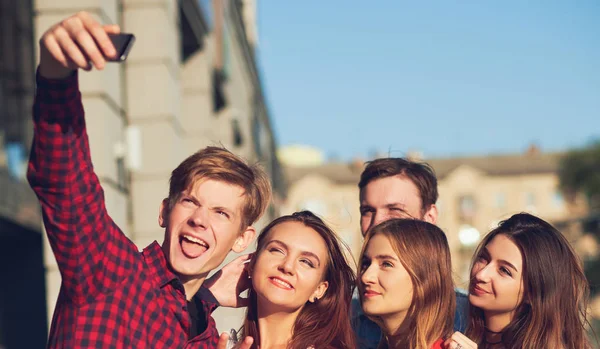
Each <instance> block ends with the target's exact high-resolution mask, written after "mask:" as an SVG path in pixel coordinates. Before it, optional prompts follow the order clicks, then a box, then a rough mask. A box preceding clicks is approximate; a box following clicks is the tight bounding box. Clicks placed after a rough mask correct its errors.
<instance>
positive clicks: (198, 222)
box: [188, 207, 208, 228]
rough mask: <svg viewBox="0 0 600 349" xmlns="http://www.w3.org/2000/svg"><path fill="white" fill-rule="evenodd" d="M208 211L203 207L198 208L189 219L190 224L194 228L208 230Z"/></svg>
mask: <svg viewBox="0 0 600 349" xmlns="http://www.w3.org/2000/svg"><path fill="white" fill-rule="evenodd" d="M206 211H207V210H206V209H205V208H203V207H198V208H197V209H196V210H194V212H193V213H192V214H191V215H190V217H189V219H188V224H189V225H190V226H192V227H198V228H206V226H207V220H208V215H207V212H206Z"/></svg>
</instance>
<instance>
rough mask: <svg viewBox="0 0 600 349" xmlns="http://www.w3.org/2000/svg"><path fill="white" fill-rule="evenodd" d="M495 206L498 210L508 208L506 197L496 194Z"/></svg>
mask: <svg viewBox="0 0 600 349" xmlns="http://www.w3.org/2000/svg"><path fill="white" fill-rule="evenodd" d="M494 206H495V207H496V208H506V195H504V193H496V197H495V199H494Z"/></svg>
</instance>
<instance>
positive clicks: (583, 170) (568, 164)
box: [558, 139, 600, 212]
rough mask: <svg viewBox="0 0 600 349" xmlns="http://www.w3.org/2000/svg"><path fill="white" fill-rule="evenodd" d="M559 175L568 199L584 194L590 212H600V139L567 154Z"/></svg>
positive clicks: (562, 161) (562, 160)
mask: <svg viewBox="0 0 600 349" xmlns="http://www.w3.org/2000/svg"><path fill="white" fill-rule="evenodd" d="M558 175H559V178H560V187H561V190H562V191H563V193H564V194H565V195H566V196H567V198H571V199H572V198H573V197H574V196H575V195H576V194H578V193H582V194H583V195H585V197H586V199H587V202H588V205H589V207H590V210H591V211H592V212H594V211H596V212H598V211H600V139H599V140H596V141H594V142H592V143H591V144H590V145H589V146H587V147H585V148H581V149H574V150H571V151H569V152H568V153H566V154H565V156H564V157H563V158H562V159H561V161H560V164H559V170H558Z"/></svg>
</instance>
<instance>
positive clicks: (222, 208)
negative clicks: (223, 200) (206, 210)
mask: <svg viewBox="0 0 600 349" xmlns="http://www.w3.org/2000/svg"><path fill="white" fill-rule="evenodd" d="M212 209H213V210H215V211H225V212H227V213H228V214H229V215H230V216H231V218H235V212H233V211H232V210H231V209H228V208H227V207H223V206H215V207H213V208H212Z"/></svg>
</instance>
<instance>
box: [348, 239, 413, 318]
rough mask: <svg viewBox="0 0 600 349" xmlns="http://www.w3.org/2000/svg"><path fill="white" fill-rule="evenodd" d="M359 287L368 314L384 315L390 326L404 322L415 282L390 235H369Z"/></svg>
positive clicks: (363, 306)
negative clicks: (393, 244) (395, 249)
mask: <svg viewBox="0 0 600 349" xmlns="http://www.w3.org/2000/svg"><path fill="white" fill-rule="evenodd" d="M358 287H359V291H360V297H361V303H362V309H363V312H364V313H365V314H366V315H369V316H375V317H379V318H381V319H382V320H383V322H384V323H385V324H386V325H385V326H386V327H388V328H389V330H392V329H393V328H398V327H399V326H400V325H401V324H402V321H403V320H404V318H405V316H406V313H407V312H408V309H409V308H410V305H411V303H412V298H413V284H412V280H411V278H410V275H409V274H408V271H407V270H406V268H405V267H404V266H403V265H402V263H401V262H400V260H399V259H398V256H397V255H396V252H395V251H394V249H393V248H392V245H391V243H390V240H389V238H388V237H387V236H385V235H383V234H375V235H373V236H372V237H371V239H369V242H368V244H367V247H366V248H365V252H364V254H363V258H362V260H361V267H360V273H359V283H358Z"/></svg>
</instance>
